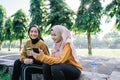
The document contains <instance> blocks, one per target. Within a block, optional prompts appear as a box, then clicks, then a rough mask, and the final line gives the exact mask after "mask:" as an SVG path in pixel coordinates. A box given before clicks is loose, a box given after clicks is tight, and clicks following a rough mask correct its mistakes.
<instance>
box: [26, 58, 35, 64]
mask: <svg viewBox="0 0 120 80" xmlns="http://www.w3.org/2000/svg"><path fill="white" fill-rule="evenodd" d="M24 63H25V64H33V59H30V58H25V59H24Z"/></svg>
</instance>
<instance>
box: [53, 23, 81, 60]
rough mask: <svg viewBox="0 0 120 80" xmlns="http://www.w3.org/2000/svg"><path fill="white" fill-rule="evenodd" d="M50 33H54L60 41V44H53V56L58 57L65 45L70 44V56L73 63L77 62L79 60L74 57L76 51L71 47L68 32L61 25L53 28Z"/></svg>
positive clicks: (71, 43)
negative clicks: (73, 60)
mask: <svg viewBox="0 0 120 80" xmlns="http://www.w3.org/2000/svg"><path fill="white" fill-rule="evenodd" d="M51 31H54V32H55V34H56V36H57V37H58V38H59V39H60V42H58V43H54V44H53V48H52V52H53V53H55V56H56V57H59V56H60V55H61V53H62V50H63V47H64V46H65V44H66V43H70V47H71V49H72V55H73V57H74V59H75V61H76V62H78V61H79V59H78V58H77V55H76V51H75V48H74V45H73V40H72V35H71V33H70V31H69V30H68V29H67V28H66V27H64V26H61V25H55V26H53V28H52V29H51Z"/></svg>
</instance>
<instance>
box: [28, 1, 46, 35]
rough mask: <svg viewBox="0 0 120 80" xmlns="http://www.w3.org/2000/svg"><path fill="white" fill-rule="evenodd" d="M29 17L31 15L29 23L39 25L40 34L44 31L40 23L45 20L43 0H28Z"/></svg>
mask: <svg viewBox="0 0 120 80" xmlns="http://www.w3.org/2000/svg"><path fill="white" fill-rule="evenodd" d="M29 11H30V17H31V23H30V25H33V24H36V25H38V26H39V27H40V31H41V32H40V35H42V32H44V29H45V28H43V26H42V24H43V23H44V21H45V22H46V20H45V19H43V18H44V14H46V8H45V6H44V0H30V10H29Z"/></svg>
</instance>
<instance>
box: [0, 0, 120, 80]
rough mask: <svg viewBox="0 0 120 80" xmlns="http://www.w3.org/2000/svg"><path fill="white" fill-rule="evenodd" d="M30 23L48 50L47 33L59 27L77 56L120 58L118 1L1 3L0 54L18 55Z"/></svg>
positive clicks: (21, 0) (8, 0) (3, 0)
mask: <svg viewBox="0 0 120 80" xmlns="http://www.w3.org/2000/svg"><path fill="white" fill-rule="evenodd" d="M31 24H37V25H38V26H39V27H40V30H41V33H40V35H41V36H42V37H43V39H44V40H45V43H46V44H47V45H48V47H49V49H51V47H52V44H53V42H52V40H51V37H50V32H49V30H50V28H51V27H52V26H53V25H56V24H60V25H64V26H66V27H67V28H68V29H69V30H70V31H71V34H73V38H74V41H73V42H74V45H75V48H76V51H77V53H78V55H80V56H90V55H91V56H105V57H116V58H119V57H120V0H0V53H1V52H4V53H12V52H19V53H20V51H21V49H22V47H23V45H24V43H25V41H26V39H28V38H29V37H28V35H27V29H28V27H29V25H31ZM4 75H5V76H4V79H3V78H2V76H3V72H2V71H1V70H0V80H6V79H8V80H9V78H8V77H9V75H8V74H4Z"/></svg>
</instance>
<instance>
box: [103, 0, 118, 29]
mask: <svg viewBox="0 0 120 80" xmlns="http://www.w3.org/2000/svg"><path fill="white" fill-rule="evenodd" d="M105 13H106V14H107V15H108V16H109V17H110V18H113V17H114V16H115V17H116V21H115V28H116V29H117V30H119V31H120V0H112V2H111V3H110V4H109V5H107V7H106V9H105Z"/></svg>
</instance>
